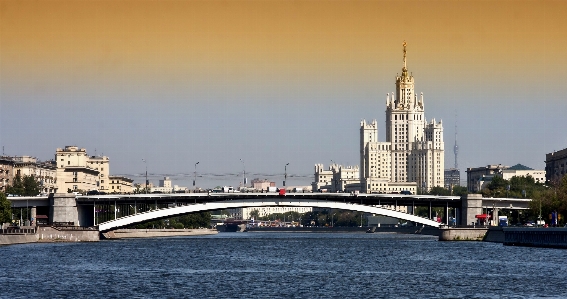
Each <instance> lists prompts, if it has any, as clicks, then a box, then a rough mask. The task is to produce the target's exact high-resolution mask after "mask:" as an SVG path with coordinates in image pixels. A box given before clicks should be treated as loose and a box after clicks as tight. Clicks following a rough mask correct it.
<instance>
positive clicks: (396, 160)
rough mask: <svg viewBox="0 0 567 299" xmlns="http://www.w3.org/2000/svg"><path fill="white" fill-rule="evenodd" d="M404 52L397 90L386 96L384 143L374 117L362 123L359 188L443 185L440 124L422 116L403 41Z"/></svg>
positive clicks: (441, 128) (442, 147) (427, 187)
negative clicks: (399, 184) (392, 185)
mask: <svg viewBox="0 0 567 299" xmlns="http://www.w3.org/2000/svg"><path fill="white" fill-rule="evenodd" d="M403 53H404V56H403V62H404V64H403V68H402V74H401V75H400V76H396V91H395V92H392V93H391V94H387V96H386V142H378V128H377V125H376V121H375V120H374V121H373V122H372V123H370V124H367V123H366V121H364V120H363V121H362V122H361V128H360V138H361V139H360V140H361V142H360V146H361V148H360V155H361V157H360V160H361V167H360V171H361V172H360V178H361V186H362V191H366V192H383V191H387V190H388V189H383V188H381V187H383V186H389V185H391V184H393V183H414V184H415V185H416V186H417V188H418V189H421V190H429V189H431V188H432V187H435V186H443V184H444V165H445V163H444V142H443V123H442V122H441V121H440V122H435V119H433V120H432V121H430V122H427V120H426V119H425V110H424V101H423V93H422V94H420V97H419V98H418V97H417V94H416V93H415V86H414V84H415V82H414V78H413V75H411V74H410V73H408V68H407V62H406V56H407V49H406V42H404V44H403ZM377 181H379V182H380V183H376V182H377Z"/></svg>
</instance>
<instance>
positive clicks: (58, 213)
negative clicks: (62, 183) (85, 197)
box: [49, 193, 80, 226]
mask: <svg viewBox="0 0 567 299" xmlns="http://www.w3.org/2000/svg"><path fill="white" fill-rule="evenodd" d="M49 203H50V209H49V214H50V217H49V218H50V219H51V221H52V222H60V223H73V225H75V226H80V223H79V212H78V209H77V201H76V200H75V194H73V193H55V194H51V195H49Z"/></svg>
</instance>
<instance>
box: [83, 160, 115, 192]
mask: <svg viewBox="0 0 567 299" xmlns="http://www.w3.org/2000/svg"><path fill="white" fill-rule="evenodd" d="M87 165H88V166H89V167H90V168H92V169H96V170H98V172H99V173H98V178H97V181H98V183H97V187H98V191H101V192H112V189H110V181H109V180H110V178H109V176H110V160H109V159H108V157H107V156H90V157H88V159H87Z"/></svg>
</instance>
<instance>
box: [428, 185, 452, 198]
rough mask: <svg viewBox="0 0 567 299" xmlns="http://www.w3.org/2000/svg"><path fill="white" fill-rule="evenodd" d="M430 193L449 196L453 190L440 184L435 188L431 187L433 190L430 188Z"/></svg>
mask: <svg viewBox="0 0 567 299" xmlns="http://www.w3.org/2000/svg"><path fill="white" fill-rule="evenodd" d="M429 194H430V195H442V196H448V195H451V191H449V190H447V189H445V188H443V187H440V186H435V187H433V188H431V190H429Z"/></svg>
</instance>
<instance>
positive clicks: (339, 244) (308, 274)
mask: <svg viewBox="0 0 567 299" xmlns="http://www.w3.org/2000/svg"><path fill="white" fill-rule="evenodd" d="M566 257H567V251H565V250H558V249H545V248H526V247H507V246H503V245H502V244H494V243H483V242H439V241H437V238H436V237H430V236H420V235H398V234H383V233H375V234H364V233H283V232H282V233H277V232H276V233H260V232H258V233H220V234H218V235H212V236H200V237H175V238H154V239H129V240H115V241H101V242H96V243H35V244H24V245H13V246H4V247H0V273H1V274H0V298H364V299H366V298H542V297H546V298H566V297H567V287H566V286H567V275H566V268H567V266H566V263H565V258H566Z"/></svg>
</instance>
